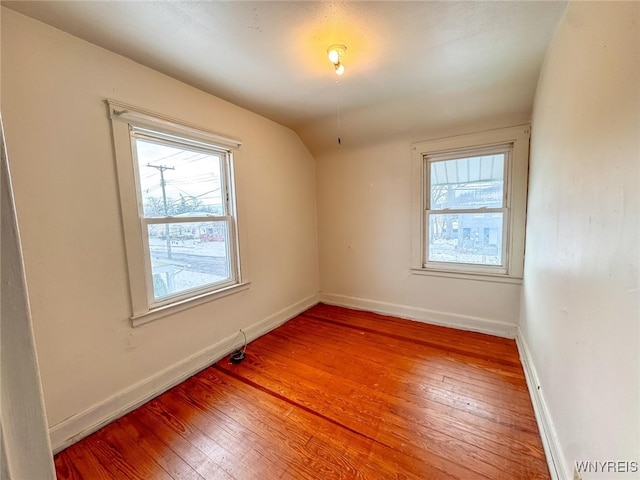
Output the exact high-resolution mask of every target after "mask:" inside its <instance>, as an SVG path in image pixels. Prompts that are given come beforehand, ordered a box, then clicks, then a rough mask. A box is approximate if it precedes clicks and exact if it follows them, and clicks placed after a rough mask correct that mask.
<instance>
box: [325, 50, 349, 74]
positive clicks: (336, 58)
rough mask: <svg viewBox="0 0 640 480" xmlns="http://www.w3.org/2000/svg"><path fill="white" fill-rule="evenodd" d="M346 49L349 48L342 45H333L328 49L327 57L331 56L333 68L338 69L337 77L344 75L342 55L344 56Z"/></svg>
mask: <svg viewBox="0 0 640 480" xmlns="http://www.w3.org/2000/svg"><path fill="white" fill-rule="evenodd" d="M346 49H347V47H345V46H344V45H340V44H335V45H331V46H330V47H329V48H327V55H329V61H330V62H331V63H333V67H334V68H335V69H336V75H342V74H343V73H344V65H343V64H342V55H344V52H345V50H346Z"/></svg>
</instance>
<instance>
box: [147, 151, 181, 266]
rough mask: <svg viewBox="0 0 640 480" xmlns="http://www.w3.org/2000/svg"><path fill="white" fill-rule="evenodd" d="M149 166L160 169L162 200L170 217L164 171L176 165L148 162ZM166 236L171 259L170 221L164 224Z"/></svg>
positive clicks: (168, 254)
mask: <svg viewBox="0 0 640 480" xmlns="http://www.w3.org/2000/svg"><path fill="white" fill-rule="evenodd" d="M147 167H150V168H155V169H156V170H158V171H160V187H162V202H163V203H164V214H165V215H166V216H167V217H168V216H169V209H168V207H167V192H166V190H165V184H166V182H165V181H164V171H165V170H175V169H176V167H166V166H164V165H150V164H148V163H147ZM164 236H165V238H166V239H167V258H169V260H171V258H172V254H171V232H170V228H169V224H168V223H165V224H164Z"/></svg>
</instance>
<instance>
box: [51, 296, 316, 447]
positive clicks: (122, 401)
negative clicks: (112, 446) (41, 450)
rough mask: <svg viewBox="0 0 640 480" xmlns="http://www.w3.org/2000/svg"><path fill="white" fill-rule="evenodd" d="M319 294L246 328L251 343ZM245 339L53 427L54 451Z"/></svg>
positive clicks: (225, 343)
mask: <svg viewBox="0 0 640 480" xmlns="http://www.w3.org/2000/svg"><path fill="white" fill-rule="evenodd" d="M318 301H319V300H318V294H314V295H311V296H309V297H307V298H304V299H302V300H300V301H299V302H296V303H294V304H293V305H290V306H288V307H286V308H283V309H282V310H280V311H278V312H276V313H274V314H272V315H269V316H268V317H267V318H265V319H263V320H261V321H259V322H256V323H254V324H253V325H251V326H249V327H247V328H245V329H243V330H244V332H245V333H246V335H247V340H248V341H251V340H255V339H256V338H258V337H260V336H262V335H264V334H265V333H267V332H269V331H271V330H273V329H274V328H276V327H279V326H280V325H282V324H283V323H285V322H287V321H288V320H290V319H291V318H293V317H295V316H296V315H298V314H299V313H301V312H303V311H305V310H307V309H308V308H310V307H312V306H313V305H315V304H316V303H318ZM241 341H242V340H241V339H240V338H239V337H238V334H237V333H235V334H233V335H231V336H229V337H227V338H224V339H222V340H220V341H219V342H217V343H215V344H214V345H211V346H209V347H207V348H204V349H202V350H200V351H199V352H197V353H195V354H193V355H191V356H190V357H188V358H186V359H185V360H183V361H181V362H178V363H176V364H174V365H172V366H170V367H169V368H166V369H165V370H163V371H161V372H158V373H157V374H155V375H152V376H151V377H148V378H146V379H144V380H142V381H140V382H138V383H137V384H135V385H132V386H131V387H129V388H127V389H125V390H122V391H120V392H118V393H117V394H115V395H113V396H111V397H109V398H107V399H106V400H104V401H102V402H100V403H97V404H95V405H93V406H91V407H89V408H87V409H86V410H84V411H82V412H79V413H77V414H75V415H73V416H71V417H69V418H67V419H66V420H63V421H62V422H60V423H58V424H56V425H53V426H51V427H50V428H49V435H50V437H51V446H52V448H53V452H54V453H57V452H59V451H61V450H64V449H65V448H67V447H68V446H69V445H72V444H74V443H76V442H77V441H79V440H81V439H82V438H84V437H86V436H88V435H90V434H92V433H93V432H95V431H96V430H99V429H100V428H102V427H103V426H105V425H107V424H108V423H110V422H112V421H114V420H116V419H117V418H120V417H121V416H123V415H125V414H127V413H129V412H130V411H132V410H134V409H136V408H137V407H139V406H140V405H142V404H144V403H145V402H148V401H149V400H151V399H152V398H154V397H157V396H158V395H160V394H161V393H163V392H165V391H167V390H169V389H170V388H172V387H174V386H175V385H178V384H179V383H180V382H183V381H184V380H186V379H187V378H189V377H191V376H193V375H195V374H196V373H198V372H199V371H200V370H203V369H205V368H207V367H208V366H209V365H212V364H213V363H215V362H217V361H218V360H220V359H221V358H222V357H224V356H226V355H228V354H229V353H231V352H232V351H233V350H235V349H236V348H239V347H240V346H241V343H240V342H241Z"/></svg>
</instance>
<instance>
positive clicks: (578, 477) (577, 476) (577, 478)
mask: <svg viewBox="0 0 640 480" xmlns="http://www.w3.org/2000/svg"><path fill="white" fill-rule="evenodd" d="M573 480H582V475H580V472H579V471H578V467H573Z"/></svg>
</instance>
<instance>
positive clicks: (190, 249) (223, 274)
mask: <svg viewBox="0 0 640 480" xmlns="http://www.w3.org/2000/svg"><path fill="white" fill-rule="evenodd" d="M109 107H110V113H111V118H112V125H113V132H114V142H115V147H116V163H117V166H118V179H119V184H120V198H121V206H122V215H123V225H124V231H125V243H126V248H127V260H128V264H129V276H130V284H131V293H132V304H133V317H132V318H133V320H134V324H137V323H145V322H146V321H148V320H150V319H153V317H158V316H162V315H164V314H167V313H170V312H172V311H175V309H176V307H180V308H186V306H191V302H193V301H194V300H198V301H203V300H205V299H206V300H209V299H212V298H215V296H216V295H218V296H219V295H220V294H222V293H231V292H233V291H234V287H237V286H239V285H241V284H242V282H241V275H240V262H239V250H238V248H239V246H238V234H237V231H238V228H237V221H236V218H237V215H236V208H235V193H234V192H235V189H234V181H233V155H232V152H233V150H234V149H235V148H239V146H240V143H239V142H237V141H234V140H232V139H227V138H224V137H220V136H218V135H215V134H213V133H210V132H206V131H203V130H200V129H195V128H192V127H189V126H186V125H183V124H178V123H176V122H173V121H169V120H167V119H165V118H162V117H159V116H156V115H152V114H148V113H146V112H142V111H140V110H137V109H133V108H132V107H129V106H126V105H122V104H119V103H117V102H113V101H109Z"/></svg>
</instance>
